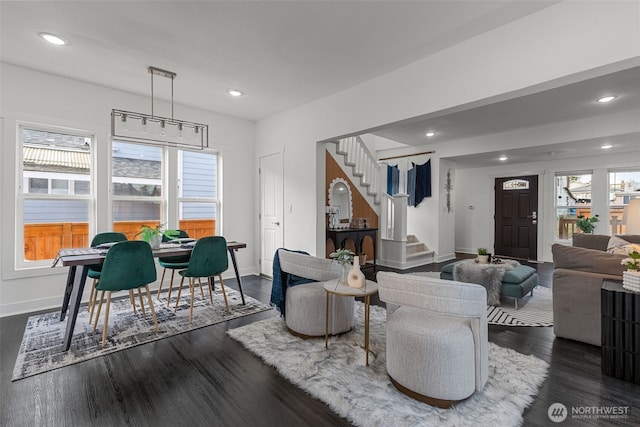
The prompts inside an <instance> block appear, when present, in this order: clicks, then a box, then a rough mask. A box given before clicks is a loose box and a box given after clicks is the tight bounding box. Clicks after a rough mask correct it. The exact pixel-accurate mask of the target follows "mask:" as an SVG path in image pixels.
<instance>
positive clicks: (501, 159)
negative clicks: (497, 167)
mask: <svg viewBox="0 0 640 427" xmlns="http://www.w3.org/2000/svg"><path fill="white" fill-rule="evenodd" d="M498 160H500V161H501V162H504V161H505V160H507V156H500V157H498Z"/></svg>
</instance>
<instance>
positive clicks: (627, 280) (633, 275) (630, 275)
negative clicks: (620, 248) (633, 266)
mask: <svg viewBox="0 0 640 427" xmlns="http://www.w3.org/2000/svg"><path fill="white" fill-rule="evenodd" d="M622 287H623V288H625V289H627V290H630V291H633V292H640V271H637V270H627V271H623V272H622Z"/></svg>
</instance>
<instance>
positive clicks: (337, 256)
mask: <svg viewBox="0 0 640 427" xmlns="http://www.w3.org/2000/svg"><path fill="white" fill-rule="evenodd" d="M354 256H355V254H354V253H353V252H352V251H350V250H349V249H338V250H337V251H335V252H332V253H330V254H329V257H330V258H331V259H334V260H336V261H338V264H340V265H341V266H342V277H341V278H340V281H339V283H340V284H341V285H345V286H347V285H348V277H349V267H351V264H352V263H353V257H354Z"/></svg>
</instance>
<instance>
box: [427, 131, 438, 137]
mask: <svg viewBox="0 0 640 427" xmlns="http://www.w3.org/2000/svg"><path fill="white" fill-rule="evenodd" d="M425 135H427V136H428V137H429V138H431V137H432V136H436V133H435V132H434V131H432V130H430V131H429V132H427V133H425Z"/></svg>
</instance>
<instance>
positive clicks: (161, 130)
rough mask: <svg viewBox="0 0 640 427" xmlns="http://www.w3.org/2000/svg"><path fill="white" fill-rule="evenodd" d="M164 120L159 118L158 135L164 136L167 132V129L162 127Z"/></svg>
mask: <svg viewBox="0 0 640 427" xmlns="http://www.w3.org/2000/svg"><path fill="white" fill-rule="evenodd" d="M164 124H165V123H164V120H160V135H162V136H165V135H166V134H167V131H166V130H165V128H164Z"/></svg>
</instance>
